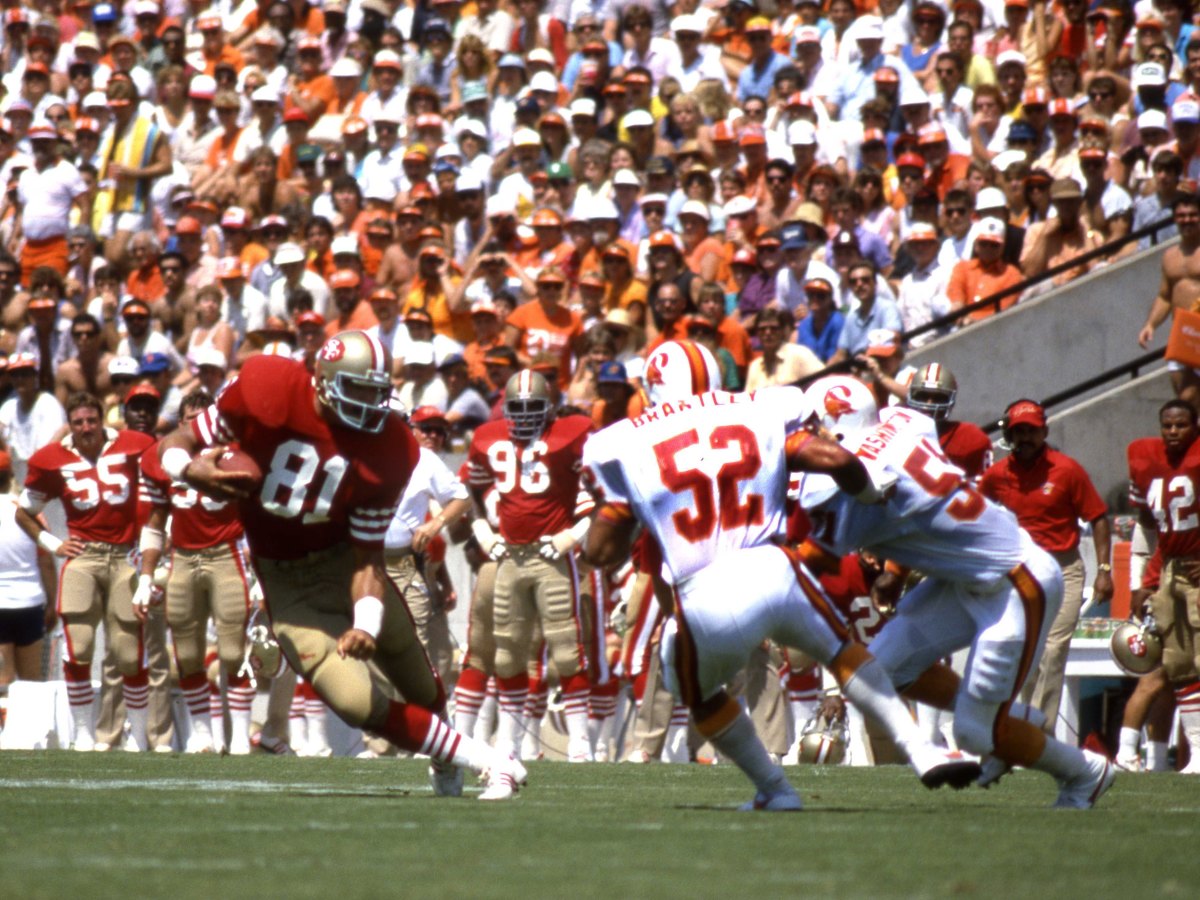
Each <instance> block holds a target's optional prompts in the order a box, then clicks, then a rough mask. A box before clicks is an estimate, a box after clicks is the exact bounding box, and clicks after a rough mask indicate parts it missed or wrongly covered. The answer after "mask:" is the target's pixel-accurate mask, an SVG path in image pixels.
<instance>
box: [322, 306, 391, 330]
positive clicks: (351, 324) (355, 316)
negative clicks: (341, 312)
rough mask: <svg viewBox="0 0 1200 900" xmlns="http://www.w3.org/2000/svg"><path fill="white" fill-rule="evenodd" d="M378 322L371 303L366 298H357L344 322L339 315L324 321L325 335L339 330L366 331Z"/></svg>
mask: <svg viewBox="0 0 1200 900" xmlns="http://www.w3.org/2000/svg"><path fill="white" fill-rule="evenodd" d="M378 324H379V320H378V319H377V318H375V311H374V310H373V309H371V304H370V303H368V302H367V301H366V300H359V301H358V306H356V307H354V309H353V310H351V312H350V316H349V318H347V319H346V320H345V321H344V322H343V321H342V317H341V316H335V317H334V318H333V319H331V320H330V321H328V322H326V323H325V337H333V336H334V335H335V334H337V333H338V332H339V331H366V330H367V329H368V328H374V327H375V326H376V325H378Z"/></svg>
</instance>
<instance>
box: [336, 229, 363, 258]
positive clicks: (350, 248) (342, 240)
mask: <svg viewBox="0 0 1200 900" xmlns="http://www.w3.org/2000/svg"><path fill="white" fill-rule="evenodd" d="M329 255H330V256H342V255H346V256H358V255H359V247H358V238H356V237H355V236H354V235H352V234H343V235H341V236H339V237H335V238H334V239H333V241H332V242H331V243H330V245H329Z"/></svg>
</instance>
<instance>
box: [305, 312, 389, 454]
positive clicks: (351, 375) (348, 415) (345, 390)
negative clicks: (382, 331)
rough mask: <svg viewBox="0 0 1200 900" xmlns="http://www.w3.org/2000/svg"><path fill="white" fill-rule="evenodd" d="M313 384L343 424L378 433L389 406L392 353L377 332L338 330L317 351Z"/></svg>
mask: <svg viewBox="0 0 1200 900" xmlns="http://www.w3.org/2000/svg"><path fill="white" fill-rule="evenodd" d="M313 386H314V387H315V388H316V389H317V399H318V400H319V401H320V402H321V404H322V405H324V406H326V407H328V408H329V409H330V410H331V411H332V412H333V414H334V415H335V416H337V418H338V421H340V422H341V423H342V424H344V425H346V426H348V427H350V428H353V429H355V430H356V431H367V432H371V433H372V434H378V433H379V432H380V431H382V430H383V424H384V422H386V421H387V415H388V411H389V409H390V406H389V404H390V402H391V397H392V356H391V354H390V353H389V352H388V351H387V348H386V347H384V346H383V344H382V343H380V341H379V338H377V337H375V336H374V335H370V334H367V333H366V332H364V331H341V332H338V333H337V334H335V335H334V336H333V337H331V338H329V340H327V341H326V342H325V343H324V344H323V345H322V346H321V349H320V350H318V351H317V357H316V365H315V371H314V373H313Z"/></svg>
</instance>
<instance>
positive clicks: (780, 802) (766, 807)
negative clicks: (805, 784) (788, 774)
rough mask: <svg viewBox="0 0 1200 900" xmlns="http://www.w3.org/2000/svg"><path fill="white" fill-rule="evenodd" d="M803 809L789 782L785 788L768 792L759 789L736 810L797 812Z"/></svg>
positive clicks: (798, 796)
mask: <svg viewBox="0 0 1200 900" xmlns="http://www.w3.org/2000/svg"><path fill="white" fill-rule="evenodd" d="M802 809H804V803H803V802H802V801H801V800H800V795H799V794H797V793H796V791H795V789H793V788H792V786H791V785H790V784H789V785H788V786H787V789H786V790H781V791H776V792H775V793H773V794H768V793H766V792H765V791H759V792H758V793H757V794H755V795H754V799H753V800H749V801H747V802H746V803H743V804H742V805H741V806H739V807H738V812H799V811H800V810H802Z"/></svg>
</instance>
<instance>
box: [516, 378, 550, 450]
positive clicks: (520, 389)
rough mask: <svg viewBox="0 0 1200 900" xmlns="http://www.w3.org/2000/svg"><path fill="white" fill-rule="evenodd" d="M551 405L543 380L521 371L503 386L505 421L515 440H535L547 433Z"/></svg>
mask: <svg viewBox="0 0 1200 900" xmlns="http://www.w3.org/2000/svg"><path fill="white" fill-rule="evenodd" d="M553 409H554V404H553V401H552V398H551V396H550V385H549V384H547V383H546V377H545V376H544V375H542V374H541V373H540V372H534V371H533V370H532V369H522V370H521V371H520V372H517V374H515V375H513V376H512V377H511V378H509V379H508V384H506V385H505V386H504V418H506V419H508V433H509V436H510V437H511V438H512V439H513V440H514V441H536V440H537V439H538V438H540V437H541V436H542V432H543V431H545V430H546V423H547V422H549V421H550V413H551V412H552V411H553Z"/></svg>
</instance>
